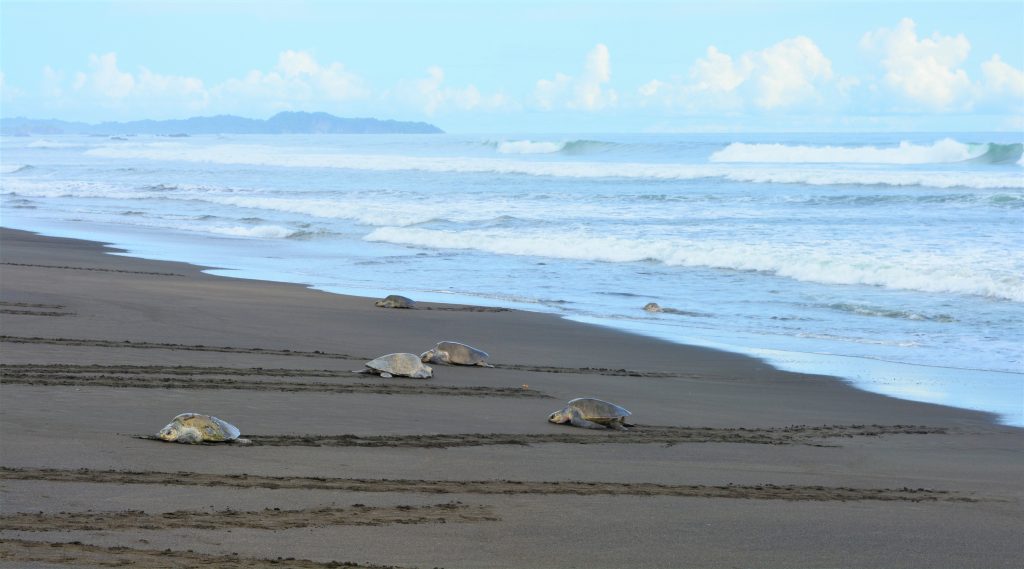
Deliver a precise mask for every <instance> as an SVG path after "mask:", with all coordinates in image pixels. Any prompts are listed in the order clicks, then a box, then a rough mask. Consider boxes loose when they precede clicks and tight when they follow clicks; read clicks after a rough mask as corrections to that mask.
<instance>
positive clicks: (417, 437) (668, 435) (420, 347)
mask: <svg viewBox="0 0 1024 569" xmlns="http://www.w3.org/2000/svg"><path fill="white" fill-rule="evenodd" d="M109 251H111V250H110V249H107V248H104V247H102V246H101V245H100V244H97V243H92V242H87V241H76V240H68V239H55V238H48V237H41V236H36V235H33V234H30V233H26V232H20V231H13V230H6V229H5V230H0V262H2V264H0V325H2V329H0V354H2V358H0V377H2V386H0V429H2V430H0V489H2V494H0V500H2V501H0V506H2V515H0V566H2V567H37V568H41V567H97V566H112V565H116V564H123V565H126V566H127V565H134V566H139V567H174V568H183V567H340V566H343V565H342V564H343V563H346V562H347V563H354V564H359V565H360V566H370V567H373V566H385V567H392V566H394V567H422V568H429V567H447V568H457V567H467V568H483V567H588V568H600V567H609V568H612V567H616V568H617V567H630V568H643V567H785V568H802V567H808V568H811V567H815V568H821V567H879V568H902V567H908V568H909V567H921V568H942V567H950V568H954V567H955V568H961V567H979V568H996V567H1020V566H1021V560H1022V559H1024V540H1021V538H1020V536H1021V532H1022V528H1024V507H1022V506H1024V436H1022V431H1021V430H1020V429H1013V428H1008V427H1003V426H999V425H996V424H995V423H994V422H993V418H992V417H991V416H989V415H986V414H984V413H976V412H971V411H964V410H958V409H952V408H948V407H941V406H936V405H928V404H921V403H913V402H907V401H900V400H896V399H891V398H886V397H883V396H879V395H874V394H870V393H865V392H862V391H858V390H855V389H853V388H851V387H849V386H847V385H846V384H844V383H843V382H842V381H839V380H835V379H832V378H827V377H817V376H807V375H799V374H791V373H784V372H780V371H777V370H774V369H772V368H770V367H768V366H766V365H764V364H762V363H760V362H758V361H756V360H753V359H749V358H745V357H742V356H737V355H733V354H728V353H723V352H718V351H714V350H708V349H703V348H695V347H688V346H678V345H674V344H668V343H665V342H660V341H657V340H652V339H648V338H642V337H638V336H631V335H627V334H622V333H619V332H616V331H613V330H609V329H605V328H600V327H593V326H585V325H581V324H576V323H572V322H567V321H564V320H560V319H558V318H556V317H553V316H550V315H542V314H530V313H523V312H518V311H504V310H499V311H496V310H478V309H474V308H473V307H465V306H445V305H432V304H420V305H418V308H417V309H415V310H389V309H381V308H376V307H374V305H373V301H374V300H375V299H365V298H357V297H347V296H340V295H332V294H326V293H321V292H316V291H311V290H308V289H306V288H303V287H301V286H295V285H286V284H278V283H268V282H261V281H251V280H240V279H228V278H221V277H213V276H209V275H206V274H203V273H201V272H199V268H197V267H193V266H190V265H185V264H180V263H164V262H154V261H146V260H141V259H133V258H129V257H122V256H114V255H109V254H106V253H107V252H109ZM440 340H456V341H462V342H466V343H469V344H472V345H474V346H479V347H481V348H483V349H485V350H487V351H489V352H490V353H491V354H492V357H491V361H492V363H494V364H495V365H496V366H497V367H496V368H494V369H484V368H476V367H469V368H467V367H447V366H434V377H433V378H432V379H429V380H415V379H407V378H392V379H384V378H380V377H377V376H373V375H363V374H356V373H353V370H358V369H360V368H361V367H362V364H363V363H364V362H365V361H367V360H368V359H371V358H373V357H376V356H379V355H382V354H385V353H390V352H413V353H417V354H418V353H420V352H422V351H425V350H427V349H428V348H430V347H432V346H433V345H434V344H435V343H436V342H438V341H440ZM580 396H594V397H600V398H603V399H608V400H610V401H614V402H616V403H618V404H620V405H622V406H624V407H626V408H628V409H630V410H631V411H633V413H634V415H633V417H631V419H632V420H634V421H635V423H637V425H638V426H637V427H636V428H635V429H633V430H632V431H630V432H625V433H620V432H613V431H607V432H603V431H590V430H584V429H575V428H573V427H568V426H563V425H554V424H550V423H547V422H546V418H547V415H548V413H550V412H551V411H554V410H555V409H557V408H559V407H561V406H562V405H564V402H565V401H566V400H568V399H571V398H573V397H580ZM186 411H196V412H202V413H210V414H214V415H217V416H218V417H220V418H222V419H226V420H228V421H230V422H232V423H233V424H235V425H237V426H238V427H239V428H240V429H241V430H242V433H243V435H242V436H243V437H246V438H249V439H251V440H252V444H250V445H244V446H243V445H196V446H190V445H175V444H168V443H162V442H158V441H155V440H152V438H151V437H152V435H153V434H154V433H156V431H157V430H159V429H160V428H161V427H162V426H164V425H165V424H166V423H167V422H169V421H170V419H171V418H172V417H174V416H175V415H177V414H178V413H182V412H186Z"/></svg>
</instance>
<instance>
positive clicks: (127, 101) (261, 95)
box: [0, 17, 1024, 130]
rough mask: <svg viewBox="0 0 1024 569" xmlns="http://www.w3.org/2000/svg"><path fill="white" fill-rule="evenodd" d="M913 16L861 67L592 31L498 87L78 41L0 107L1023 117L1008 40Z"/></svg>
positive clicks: (801, 38) (1015, 121)
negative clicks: (976, 50)
mask: <svg viewBox="0 0 1024 569" xmlns="http://www.w3.org/2000/svg"><path fill="white" fill-rule="evenodd" d="M919 27H920V26H919V25H918V24H917V23H916V22H915V21H914V20H913V19H911V18H909V17H904V18H902V19H900V20H899V21H897V22H895V24H894V25H888V26H879V27H876V28H874V29H867V30H864V31H863V34H862V36H861V37H860V41H859V43H858V44H856V45H849V46H847V47H848V49H849V50H850V51H851V52H854V53H855V54H856V56H857V57H859V58H861V59H862V60H863V61H865V62H866V63H865V64H864V65H863V66H860V67H854V66H851V65H844V64H843V63H842V62H840V61H838V60H837V59H836V56H835V55H834V53H830V52H829V49H828V48H823V47H822V46H821V45H819V43H818V42H817V41H816V40H815V37H814V34H800V35H793V36H790V37H785V38H783V39H780V40H778V41H774V42H771V43H766V44H763V45H759V46H756V47H753V48H750V49H744V50H735V49H729V48H727V47H725V46H720V45H716V44H708V45H706V46H705V47H704V48H703V51H699V52H693V53H690V54H686V53H682V52H681V53H679V54H678V55H677V54H673V56H672V58H671V61H670V64H669V65H668V66H667V67H668V68H669V69H672V70H673V71H672V73H671V74H667V75H659V76H647V77H642V76H640V74H639V73H637V71H636V70H629V69H627V71H630V72H629V73H622V72H621V70H622V69H623V67H622V66H623V65H627V64H621V63H617V59H616V53H617V52H618V50H619V48H618V47H617V45H616V44H615V43H614V42H613V41H610V40H609V41H607V42H604V41H601V42H597V43H594V44H591V45H574V46H567V47H566V48H565V50H566V51H569V52H575V53H576V56H575V60H576V62H577V63H576V65H575V66H572V65H555V64H552V63H549V62H546V61H543V60H541V61H530V66H529V68H528V69H527V70H526V71H525V72H523V73H520V74H519V75H520V76H521V77H529V75H530V74H532V75H533V77H534V79H532V80H527V79H517V78H515V77H509V78H508V80H507V81H502V82H499V84H500V85H501V86H499V87H496V88H494V87H490V86H488V85H494V84H495V81H494V77H495V76H500V75H501V74H502V73H503V69H502V68H501V66H499V65H496V66H495V67H494V68H491V69H479V70H474V72H475V73H476V74H477V76H478V77H480V80H479V81H482V82H483V83H480V85H479V86H478V82H479V81H465V80H464V78H465V77H466V76H467V75H470V74H467V73H465V72H464V70H461V72H460V73H458V74H457V77H458V79H452V74H449V72H448V68H451V67H454V68H458V67H459V66H460V62H459V61H436V62H433V63H431V64H430V65H428V66H426V67H425V68H423V67H419V68H412V67H410V68H408V69H399V70H398V71H397V72H398V73H399V74H400V75H406V77H405V78H400V79H398V80H396V81H393V82H390V83H383V82H381V81H380V80H379V79H374V78H371V77H368V76H366V75H365V74H364V73H361V72H359V71H356V70H355V69H358V68H360V66H361V64H360V62H359V61H358V59H359V57H358V55H353V56H352V57H351V59H350V60H345V61H341V60H334V59H332V58H323V57H318V55H317V51H316V50H312V49H297V48H295V47H294V46H290V47H288V48H286V49H283V50H280V51H278V52H277V55H276V59H274V60H267V61H265V64H264V65H263V66H261V67H258V68H250V69H246V68H231V67H230V66H228V67H229V69H228V72H227V73H226V74H222V76H221V77H216V78H214V79H210V78H209V74H207V78H206V79H205V80H204V79H203V78H201V77H200V74H199V73H195V74H192V73H184V74H182V73H174V72H165V71H164V70H162V69H160V68H159V67H158V66H157V65H152V66H150V65H141V64H135V65H125V64H124V63H123V61H122V59H123V57H122V56H123V55H125V54H123V53H120V52H118V51H103V52H96V53H89V54H87V55H86V56H85V57H83V58H82V60H81V66H80V67H78V68H74V69H62V68H58V67H57V66H56V65H51V64H49V63H47V64H45V65H44V66H42V67H41V68H39V69H38V71H37V76H36V77H34V78H33V77H26V76H24V75H21V76H19V77H18V78H17V82H15V80H14V78H13V77H12V76H11V74H10V73H9V72H7V69H6V63H7V60H6V59H5V60H4V64H5V68H4V69H0V97H2V101H3V115H4V116H6V117H11V116H17V115H24V116H34V117H43V116H54V117H56V118H62V119H67V120H86V121H101V120H134V119H141V118H154V119H165V118H185V117H189V116H195V115H215V114H235V115H242V116H252V117H265V116H269V115H271V114H274V113H276V112H279V111H283V110H303V111H327V112H331V113H333V114H339V115H345V116H378V117H383V118H402V119H414V120H440V121H449V122H460V121H461V122H463V123H465V122H468V123H470V124H472V122H473V120H474V119H473V118H472V117H488V118H489V119H490V121H491V123H492V124H497V123H501V121H506V122H508V123H509V124H516V122H517V118H516V117H517V116H531V117H538V116H539V117H546V118H547V120H549V121H557V120H558V119H559V118H560V117H567V116H568V117H577V118H579V117H583V118H581V119H579V120H584V119H585V117H591V118H594V117H605V116H609V117H610V116H614V117H617V119H618V121H619V123H617V124H623V123H629V122H630V119H628V118H624V117H634V118H633V119H632V123H633V130H656V129H657V126H656V124H655V123H652V120H653V119H652V117H655V118H658V119H659V120H664V119H665V118H666V117H668V118H680V119H683V120H685V119H688V118H690V119H694V118H696V119H716V120H718V121H719V123H721V124H729V123H730V122H731V123H736V122H737V121H740V120H742V119H749V118H751V117H757V118H760V119H764V120H766V121H770V120H771V119H772V117H792V116H802V117H815V118H817V119H820V120H822V121H824V122H825V123H829V122H831V123H832V124H837V121H843V120H845V121H847V122H849V121H851V120H852V121H854V123H855V124H860V125H870V124H872V121H875V124H877V125H878V126H879V128H882V129H884V128H885V127H886V125H885V124H884V119H885V118H892V119H893V121H891V125H890V127H891V126H892V125H895V126H897V127H898V126H899V125H901V124H906V123H905V122H901V121H900V120H899V119H900V118H901V117H911V118H915V119H918V120H919V122H921V121H920V118H921V117H936V118H939V119H941V118H942V117H944V116H963V115H970V114H972V113H974V114H979V115H986V116H992V117H995V122H994V123H992V122H990V123H989V124H988V125H987V126H990V127H997V128H1003V129H1017V128H1021V127H1022V126H1024V119H1022V118H1021V117H1022V116H1024V71H1022V69H1021V68H1020V67H1018V66H1015V65H1014V63H1013V62H1011V61H1008V60H1007V59H1004V58H1005V57H1006V56H1008V55H1009V56H1014V57H1017V56H1018V54H1015V53H1013V52H1012V50H1010V52H1008V53H999V52H993V53H981V54H972V45H971V41H970V38H968V37H967V36H966V35H965V34H963V33H957V34H955V35H954V34H947V33H943V32H942V31H939V30H935V31H932V32H931V35H924V34H922V33H920V32H919ZM628 49H629V46H628V45H624V46H622V50H624V51H625V50H628ZM10 51H11V50H9V49H6V50H5V52H6V53H8V54H10ZM832 51H833V52H835V51H836V49H835V48H834V47H833V48H832ZM569 55H571V54H567V56H569ZM13 57H17V56H13ZM565 59H566V60H567V59H571V57H567V58H565ZM1011 59H1012V58H1011ZM353 66H355V67H353ZM641 73H642V71H641ZM623 77H624V78H623ZM638 77H640V78H639V79H637V78H638ZM924 122H927V121H924ZM937 122H941V121H937ZM578 123H579V122H578V121H577V124H578Z"/></svg>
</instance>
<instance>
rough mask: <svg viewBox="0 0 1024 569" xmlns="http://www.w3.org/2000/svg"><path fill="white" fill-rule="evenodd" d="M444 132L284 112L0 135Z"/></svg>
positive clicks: (10, 123) (1, 125) (21, 122)
mask: <svg viewBox="0 0 1024 569" xmlns="http://www.w3.org/2000/svg"><path fill="white" fill-rule="evenodd" d="M443 132H444V131H443V130H441V129H439V128H437V127H436V126H434V125H432V124H429V123H425V122H407V121H395V120H379V119H372V118H342V117H336V116H334V115H331V114H328V113H305V112H291V111H289V112H281V113H277V114H276V115H274V116H272V117H270V118H269V119H267V120H259V119H247V118H244V117H236V116H233V115H217V116H213V117H192V118H190V119H179V120H164V121H154V120H141V121H131V122H104V123H99V124H87V123H83V122H68V121H62V120H56V119H28V118H24V117H16V118H4V119H0V134H4V135H8V136H18V135H29V134H47V135H49V134H100V135H115V134H158V135H165V136H174V135H191V134H438V133H443Z"/></svg>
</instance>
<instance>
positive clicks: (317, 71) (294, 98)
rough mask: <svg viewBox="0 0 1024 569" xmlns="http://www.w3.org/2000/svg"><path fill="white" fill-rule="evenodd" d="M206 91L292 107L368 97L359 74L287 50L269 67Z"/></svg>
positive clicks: (220, 97) (216, 96) (219, 96)
mask: <svg viewBox="0 0 1024 569" xmlns="http://www.w3.org/2000/svg"><path fill="white" fill-rule="evenodd" d="M210 94H211V96H212V98H213V99H215V100H230V99H234V98H237V97H244V98H246V99H248V101H247V102H248V103H256V104H264V105H269V106H271V107H273V108H292V107H294V106H302V105H303V104H306V103H315V102H322V103H326V102H331V103H337V102H344V101H350V100H355V99H363V98H366V97H369V96H370V90H369V88H368V87H367V86H366V85H365V83H364V81H363V79H362V78H361V77H359V76H358V75H356V74H355V73H352V72H350V71H348V70H346V69H345V66H344V65H342V64H341V63H337V62H335V63H331V64H329V65H321V64H320V63H319V62H317V61H316V59H315V58H314V57H313V55H312V54H310V53H308V52H303V51H292V50H288V51H284V52H281V54H280V55H278V58H277V64H276V65H275V66H274V67H273V68H272V69H270V70H268V71H261V70H258V69H254V70H252V71H250V72H248V73H247V74H245V76H243V77H241V78H231V79H228V80H226V81H224V82H222V83H220V84H219V85H216V86H215V87H214V88H213V89H211V93H210Z"/></svg>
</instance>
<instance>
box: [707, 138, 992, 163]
mask: <svg viewBox="0 0 1024 569" xmlns="http://www.w3.org/2000/svg"><path fill="white" fill-rule="evenodd" d="M987 151H988V145H987V144H981V145H967V144H964V143H962V142H957V141H956V140H953V139H952V138H944V139H942V140H939V141H937V142H935V143H933V144H929V145H920V144H911V143H909V142H906V141H903V142H901V143H900V144H899V146H896V147H888V148H879V147H877V146H853V147H848V146H803V145H796V146H793V145H787V144H747V143H744V142H734V143H732V144H730V145H729V146H726V147H725V148H723V149H722V150H719V151H718V152H715V153H714V154H712V155H711V158H710V160H711V161H712V162H758V163H762V162H771V163H831V164H943V163H950V162H963V161H965V160H970V159H972V158H977V157H979V156H981V155H983V154H984V153H985V152H987Z"/></svg>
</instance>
